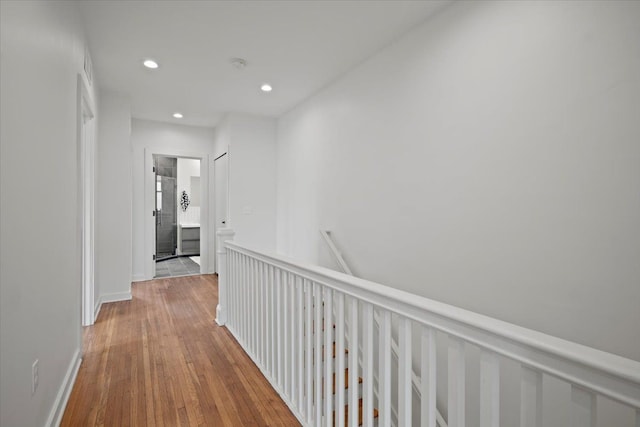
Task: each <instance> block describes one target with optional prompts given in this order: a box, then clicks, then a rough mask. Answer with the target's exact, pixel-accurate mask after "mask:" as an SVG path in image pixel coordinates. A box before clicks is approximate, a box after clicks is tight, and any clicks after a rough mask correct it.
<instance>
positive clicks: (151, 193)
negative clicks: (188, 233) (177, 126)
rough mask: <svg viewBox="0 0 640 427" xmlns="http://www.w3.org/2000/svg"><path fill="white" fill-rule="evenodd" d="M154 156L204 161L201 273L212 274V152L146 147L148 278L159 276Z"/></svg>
mask: <svg viewBox="0 0 640 427" xmlns="http://www.w3.org/2000/svg"><path fill="white" fill-rule="evenodd" d="M153 156H165V157H178V158H183V159H196V160H200V274H207V273H209V254H210V253H212V250H213V248H214V246H212V244H213V243H212V241H211V240H210V239H209V175H210V173H209V172H210V171H209V169H210V168H209V154H208V153H198V152H190V151H181V150H171V149H158V148H145V149H144V215H145V220H144V228H145V232H144V258H145V261H144V277H145V279H144V280H152V279H153V278H154V277H155V275H156V262H155V260H154V259H153V256H154V255H155V251H156V225H155V221H156V218H155V216H153V212H154V210H155V207H156V206H155V199H156V198H155V192H156V183H155V174H154V172H153Z"/></svg>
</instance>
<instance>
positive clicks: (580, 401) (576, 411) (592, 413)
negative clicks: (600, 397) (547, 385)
mask: <svg viewBox="0 0 640 427" xmlns="http://www.w3.org/2000/svg"><path fill="white" fill-rule="evenodd" d="M596 413H597V411H596V395H595V394H594V393H592V392H590V391H588V390H585V389H583V388H580V387H578V386H575V385H572V386H571V427H595V426H596Z"/></svg>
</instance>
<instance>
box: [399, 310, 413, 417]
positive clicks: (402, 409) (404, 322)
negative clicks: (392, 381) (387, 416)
mask: <svg viewBox="0 0 640 427" xmlns="http://www.w3.org/2000/svg"><path fill="white" fill-rule="evenodd" d="M398 338H399V339H398V352H399V354H398V425H399V426H410V425H411V401H412V400H413V397H412V395H413V393H412V382H411V375H412V373H413V370H412V365H411V321H410V320H409V319H407V318H406V317H401V318H400V321H399V322H398Z"/></svg>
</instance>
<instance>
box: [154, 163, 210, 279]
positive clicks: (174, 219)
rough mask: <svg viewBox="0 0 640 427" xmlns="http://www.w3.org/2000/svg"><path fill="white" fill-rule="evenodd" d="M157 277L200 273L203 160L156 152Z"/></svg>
mask: <svg viewBox="0 0 640 427" xmlns="http://www.w3.org/2000/svg"><path fill="white" fill-rule="evenodd" d="M153 164H154V168H153V170H154V174H155V237H156V238H155V242H156V245H155V246H156V247H155V254H156V257H155V260H156V266H155V267H156V268H155V270H156V274H155V277H157V278H162V277H176V276H186V275H192V274H200V204H201V203H200V201H201V199H202V197H201V186H200V160H199V159H187V158H179V157H171V156H161V155H154V156H153Z"/></svg>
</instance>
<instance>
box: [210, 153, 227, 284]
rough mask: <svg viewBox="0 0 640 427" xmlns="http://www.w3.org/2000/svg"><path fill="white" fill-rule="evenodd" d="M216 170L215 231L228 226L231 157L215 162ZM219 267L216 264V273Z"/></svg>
mask: <svg viewBox="0 0 640 427" xmlns="http://www.w3.org/2000/svg"><path fill="white" fill-rule="evenodd" d="M213 169H214V186H215V188H214V191H215V197H216V215H215V224H214V226H213V229H214V231H218V229H219V228H224V227H227V226H228V210H227V209H228V205H229V180H228V177H229V175H228V171H229V156H228V155H227V153H224V154H223V155H222V156H220V157H218V158H217V159H215V160H214V162H213ZM217 272H218V265H217V263H216V273H217Z"/></svg>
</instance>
